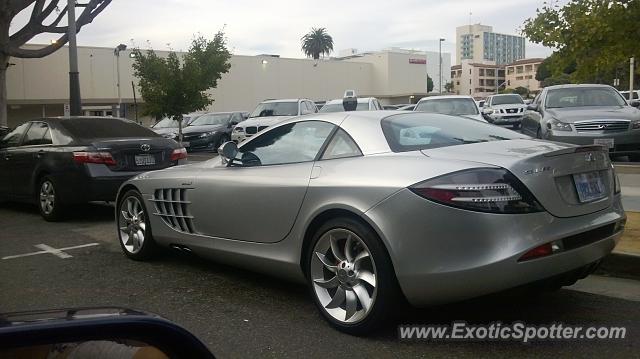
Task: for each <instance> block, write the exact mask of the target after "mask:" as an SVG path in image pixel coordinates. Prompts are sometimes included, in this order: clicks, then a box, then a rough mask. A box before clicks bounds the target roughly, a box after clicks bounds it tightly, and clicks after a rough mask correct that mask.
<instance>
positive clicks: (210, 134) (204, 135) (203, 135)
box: [198, 131, 217, 138]
mask: <svg viewBox="0 0 640 359" xmlns="http://www.w3.org/2000/svg"><path fill="white" fill-rule="evenodd" d="M216 132H217V131H211V132H205V133H203V134H201V135H200V136H198V137H200V138H206V137H209V136H213V135H215V134H216Z"/></svg>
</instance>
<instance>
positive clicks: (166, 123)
mask: <svg viewBox="0 0 640 359" xmlns="http://www.w3.org/2000/svg"><path fill="white" fill-rule="evenodd" d="M201 115H202V114H201V113H190V114H188V115H183V116H182V128H185V127H187V126H189V125H190V124H191V122H193V121H194V120H195V119H196V118H198V117H199V116H201ZM178 126H179V123H178V121H176V120H174V119H173V118H170V117H165V118H163V119H162V120H160V121H158V122H157V123H156V124H155V125H153V126H151V130H153V132H155V133H157V134H159V135H162V137H164V138H173V139H175V138H177V136H178V132H179V129H178Z"/></svg>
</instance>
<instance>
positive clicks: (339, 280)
mask: <svg viewBox="0 0 640 359" xmlns="http://www.w3.org/2000/svg"><path fill="white" fill-rule="evenodd" d="M310 275H311V280H312V282H313V291H314V293H315V295H316V297H317V299H318V301H319V302H320V304H321V305H322V307H323V308H324V310H325V311H326V312H327V313H328V314H329V315H330V316H331V317H333V318H334V319H335V320H337V321H339V322H341V323H349V324H352V323H357V322H360V321H362V320H363V319H365V318H366V317H367V315H368V314H369V312H370V311H371V309H372V307H373V305H374V303H375V300H376V294H377V286H376V284H377V283H376V278H377V271H376V265H375V262H374V259H373V257H372V255H371V252H370V250H369V248H368V247H367V245H366V244H365V243H364V241H363V240H362V239H361V238H360V237H359V236H358V235H356V234H355V233H353V232H351V231H349V230H347V229H342V228H337V229H332V230H329V231H327V232H326V233H324V234H323V235H322V237H320V239H318V241H317V242H316V245H315V248H314V250H313V253H312V257H311V268H310Z"/></svg>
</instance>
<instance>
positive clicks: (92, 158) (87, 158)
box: [73, 152, 117, 166]
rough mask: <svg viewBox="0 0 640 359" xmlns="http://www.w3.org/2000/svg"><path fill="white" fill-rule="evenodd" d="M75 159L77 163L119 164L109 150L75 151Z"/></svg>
mask: <svg viewBox="0 0 640 359" xmlns="http://www.w3.org/2000/svg"><path fill="white" fill-rule="evenodd" d="M73 160H74V161H76V162H77V163H101V164H105V165H107V166H115V165H116V164H117V163H116V160H115V159H114V158H113V156H111V153H109V152H74V153H73Z"/></svg>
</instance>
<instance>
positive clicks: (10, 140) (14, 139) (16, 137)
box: [0, 122, 31, 148]
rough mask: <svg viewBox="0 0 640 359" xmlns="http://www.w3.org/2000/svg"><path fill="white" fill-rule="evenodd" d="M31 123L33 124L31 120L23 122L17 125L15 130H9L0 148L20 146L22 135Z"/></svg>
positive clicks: (0, 142) (0, 143)
mask: <svg viewBox="0 0 640 359" xmlns="http://www.w3.org/2000/svg"><path fill="white" fill-rule="evenodd" d="M30 125H31V122H27V123H23V124H22V125H20V126H18V127H16V129H15V130H13V131H11V132H9V133H8V134H7V135H6V136H4V138H3V139H2V140H1V141H0V148H5V147H16V146H18V145H19V144H20V140H21V139H22V136H23V135H24V133H25V132H26V131H27V129H28V128H29V126H30Z"/></svg>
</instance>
